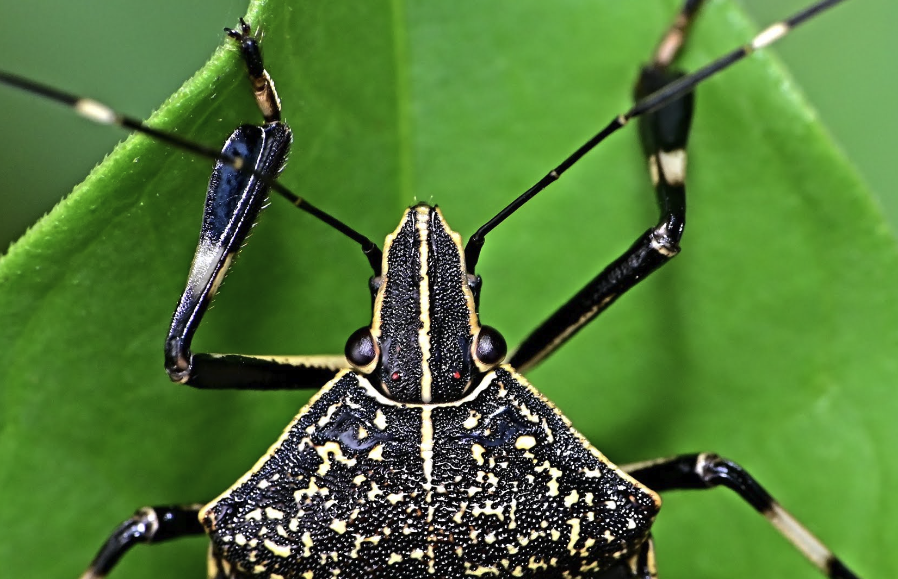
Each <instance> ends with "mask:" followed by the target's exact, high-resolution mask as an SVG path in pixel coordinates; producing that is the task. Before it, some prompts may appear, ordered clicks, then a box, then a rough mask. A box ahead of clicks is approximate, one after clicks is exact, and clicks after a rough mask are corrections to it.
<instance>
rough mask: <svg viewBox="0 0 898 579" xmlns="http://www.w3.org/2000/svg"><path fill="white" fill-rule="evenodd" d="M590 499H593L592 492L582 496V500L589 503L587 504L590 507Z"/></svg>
mask: <svg viewBox="0 0 898 579" xmlns="http://www.w3.org/2000/svg"><path fill="white" fill-rule="evenodd" d="M592 499H593V494H592V493H586V496H584V497H583V502H585V503H586V504H587V505H589V506H590V507H591V506H592Z"/></svg>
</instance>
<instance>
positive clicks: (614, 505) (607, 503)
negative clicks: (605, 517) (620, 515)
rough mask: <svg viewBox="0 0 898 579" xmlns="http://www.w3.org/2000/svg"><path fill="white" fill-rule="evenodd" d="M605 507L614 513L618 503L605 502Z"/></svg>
mask: <svg viewBox="0 0 898 579" xmlns="http://www.w3.org/2000/svg"><path fill="white" fill-rule="evenodd" d="M605 507H606V508H607V509H608V510H609V511H613V510H614V509H616V508H617V502H615V501H605Z"/></svg>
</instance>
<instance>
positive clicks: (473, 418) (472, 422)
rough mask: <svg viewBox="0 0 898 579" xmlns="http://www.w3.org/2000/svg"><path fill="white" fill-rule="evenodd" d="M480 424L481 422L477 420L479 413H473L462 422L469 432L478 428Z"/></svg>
mask: <svg viewBox="0 0 898 579" xmlns="http://www.w3.org/2000/svg"><path fill="white" fill-rule="evenodd" d="M479 423H480V420H478V419H477V413H476V412H474V411H471V415H470V416H468V418H467V419H466V420H465V421H464V422H462V423H461V425H462V426H464V427H465V428H467V429H468V430H471V429H472V428H474V427H475V426H477V425H478V424H479Z"/></svg>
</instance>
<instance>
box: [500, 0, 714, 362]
mask: <svg viewBox="0 0 898 579" xmlns="http://www.w3.org/2000/svg"><path fill="white" fill-rule="evenodd" d="M699 4H700V2H697V1H696V0H689V1H687V2H686V4H685V5H684V7H683V9H682V10H681V12H680V15H679V16H678V18H677V19H676V21H675V23H674V25H673V26H672V27H671V29H670V30H669V31H668V32H667V34H665V36H664V37H663V38H662V41H661V43H660V45H659V47H658V50H657V53H656V55H655V59H654V61H653V62H652V63H651V64H649V65H647V66H645V67H644V68H643V69H642V71H641V72H640V75H639V80H638V81H637V83H636V89H635V95H634V96H635V99H636V100H637V101H640V100H641V99H643V98H644V97H646V96H648V95H650V94H652V93H654V92H655V91H658V90H660V89H661V88H663V87H665V86H667V85H669V84H670V83H672V82H674V81H675V80H677V79H679V78H681V77H682V76H683V73H681V72H679V71H672V70H669V64H670V61H671V60H672V59H673V57H674V56H675V55H676V53H677V51H678V50H679V48H680V46H681V45H682V43H683V40H684V38H685V31H686V28H687V27H688V25H689V23H690V22H691V19H692V17H693V16H694V15H695V12H696V10H697V9H698V6H699ZM692 110H693V95H692V93H687V94H686V95H685V96H683V97H681V98H680V99H678V100H676V101H674V102H672V103H670V104H668V105H666V106H664V107H662V108H661V109H659V110H657V111H653V112H648V113H645V114H644V115H643V116H641V117H639V119H638V124H639V136H640V140H641V142H642V150H643V154H644V155H645V156H646V159H647V160H648V168H649V174H650V175H651V178H652V184H653V185H654V187H655V196H656V199H657V203H658V209H659V211H660V213H661V215H660V218H659V220H658V223H657V224H656V225H655V226H654V227H653V228H651V229H649V230H648V231H646V232H645V233H644V234H643V235H642V236H640V237H639V238H638V239H637V240H636V242H635V243H633V245H632V246H630V248H629V249H628V250H627V251H625V252H624V254H623V255H621V256H620V257H619V258H617V260H615V261H614V262H613V263H611V265H609V266H608V267H606V268H605V269H604V270H603V271H602V272H601V273H600V274H599V275H597V276H596V277H595V278H593V280H592V281H590V282H589V283H588V284H586V286H585V287H584V288H583V289H581V290H580V291H579V292H577V294H576V295H575V296H574V297H572V298H571V299H570V300H568V302H567V303H565V304H564V305H562V306H561V307H560V308H559V309H558V310H557V311H556V312H555V313H554V314H552V315H551V316H550V317H549V319H547V320H546V321H545V322H543V323H542V324H541V325H540V326H539V327H538V328H536V330H534V331H533V332H532V333H531V334H530V335H529V336H527V338H526V339H525V340H524V342H523V343H522V344H521V345H520V346H519V347H518V349H517V350H516V351H515V352H514V354H512V356H511V359H510V360H509V362H510V364H511V365H512V366H514V367H515V368H517V369H518V370H520V371H521V372H526V371H527V370H529V369H530V368H533V367H534V366H536V365H537V364H539V362H541V361H542V360H543V359H544V358H546V357H547V356H549V355H550V354H551V353H552V352H554V351H555V350H556V349H558V348H559V347H560V346H561V345H562V344H563V343H564V342H566V341H567V340H568V339H570V338H571V337H572V336H573V335H574V334H576V333H577V332H578V331H579V330H580V329H581V328H582V327H583V326H585V325H586V324H587V323H588V322H589V321H591V320H592V319H593V318H595V317H596V316H597V315H598V314H600V313H601V312H602V311H604V310H605V309H606V308H607V307H608V306H610V305H611V304H612V303H614V301H615V300H616V299H617V298H619V297H620V296H621V295H622V294H624V293H625V292H626V291H627V290H629V289H630V288H632V287H633V286H634V285H636V284H637V283H639V282H640V281H642V280H643V279H645V278H646V277H647V276H648V275H649V274H651V273H652V272H654V271H655V270H656V269H658V268H659V267H661V266H662V265H664V264H665V263H667V261H668V260H670V259H671V258H672V257H673V256H675V255H676V254H677V253H678V252H679V251H680V245H679V244H680V238H681V237H682V235H683V228H684V227H685V225H686V189H685V185H684V181H685V178H686V142H687V140H688V137H689V128H690V125H691V122H692Z"/></svg>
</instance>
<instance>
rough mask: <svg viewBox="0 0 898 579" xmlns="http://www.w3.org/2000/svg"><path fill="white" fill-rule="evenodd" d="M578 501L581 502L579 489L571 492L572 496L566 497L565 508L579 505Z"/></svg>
mask: <svg viewBox="0 0 898 579" xmlns="http://www.w3.org/2000/svg"><path fill="white" fill-rule="evenodd" d="M578 500H580V495H579V494H578V493H577V489H574V490H573V491H571V494H569V495H568V496H566V497H564V506H566V507H567V508H571V507H572V506H574V505H575V504H576V503H577V501H578Z"/></svg>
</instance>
